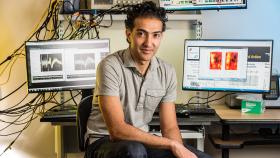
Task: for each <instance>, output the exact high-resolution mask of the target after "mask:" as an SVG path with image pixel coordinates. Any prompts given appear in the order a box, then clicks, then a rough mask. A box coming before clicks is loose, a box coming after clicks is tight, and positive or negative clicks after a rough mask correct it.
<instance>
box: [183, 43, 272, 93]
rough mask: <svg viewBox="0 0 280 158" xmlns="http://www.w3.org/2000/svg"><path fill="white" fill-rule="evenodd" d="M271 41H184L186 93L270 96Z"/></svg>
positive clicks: (184, 82) (184, 83)
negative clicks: (201, 92) (233, 93)
mask: <svg viewBox="0 0 280 158" xmlns="http://www.w3.org/2000/svg"><path fill="white" fill-rule="evenodd" d="M272 48H273V41H272V40H220V39H219V40H209V39H205V40H185V49H184V51H185V52H184V72H183V85H182V89H183V90H195V91H230V92H248V93H267V92H269V91H270V78H271V68H272Z"/></svg>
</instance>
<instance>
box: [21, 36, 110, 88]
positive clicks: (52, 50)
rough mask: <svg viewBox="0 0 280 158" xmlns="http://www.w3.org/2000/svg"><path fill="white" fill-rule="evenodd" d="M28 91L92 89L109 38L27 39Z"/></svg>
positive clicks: (106, 53)
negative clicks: (28, 40)
mask: <svg viewBox="0 0 280 158" xmlns="http://www.w3.org/2000/svg"><path fill="white" fill-rule="evenodd" d="M25 48H26V66H27V80H28V92H48V91H66V90H81V89H92V88H94V87H95V79H96V68H97V65H98V63H99V62H100V61H101V59H103V58H104V57H105V56H106V55H108V54H109V52H110V51H109V39H98V40H56V41H40V42H26V45H25Z"/></svg>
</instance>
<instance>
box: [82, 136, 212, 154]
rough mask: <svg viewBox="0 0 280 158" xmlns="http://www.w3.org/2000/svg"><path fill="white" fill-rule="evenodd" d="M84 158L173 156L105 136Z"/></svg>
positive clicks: (91, 147) (194, 151)
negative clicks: (111, 139)
mask: <svg viewBox="0 0 280 158" xmlns="http://www.w3.org/2000/svg"><path fill="white" fill-rule="evenodd" d="M185 147H186V148H187V149H189V150H190V151H192V152H193V153H194V154H196V156H197V157H198V158H211V156H209V155H207V154H205V153H203V152H201V151H199V150H197V149H195V148H193V147H191V146H189V145H185ZM85 158H175V156H174V155H173V154H172V152H171V151H169V150H164V149H156V148H150V147H147V146H145V145H143V144H142V143H139V142H136V141H126V140H124V141H117V142H112V141H110V140H109V137H108V136H106V137H104V138H101V139H99V140H97V141H95V142H94V143H92V144H90V145H89V146H88V148H87V151H86V153H85Z"/></svg>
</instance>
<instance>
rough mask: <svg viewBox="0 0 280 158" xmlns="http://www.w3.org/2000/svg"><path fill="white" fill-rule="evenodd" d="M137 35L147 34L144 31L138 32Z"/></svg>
mask: <svg viewBox="0 0 280 158" xmlns="http://www.w3.org/2000/svg"><path fill="white" fill-rule="evenodd" d="M137 35H138V36H140V37H143V36H144V35H145V34H144V32H138V33H137Z"/></svg>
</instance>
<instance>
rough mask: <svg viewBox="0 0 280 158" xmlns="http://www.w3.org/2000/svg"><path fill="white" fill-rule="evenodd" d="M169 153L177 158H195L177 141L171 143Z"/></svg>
mask: <svg viewBox="0 0 280 158" xmlns="http://www.w3.org/2000/svg"><path fill="white" fill-rule="evenodd" d="M171 151H172V153H173V154H174V155H175V156H176V157H177V158H197V156H196V155H195V154H194V153H192V152H191V151H189V150H188V149H186V148H185V147H184V145H182V144H181V143H179V142H177V141H172V142H171Z"/></svg>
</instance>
